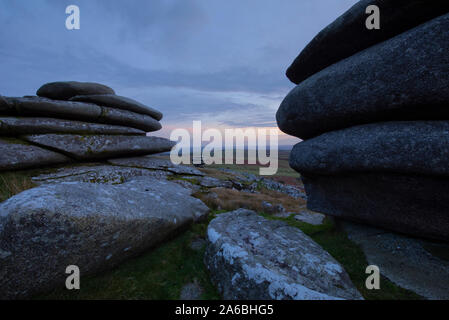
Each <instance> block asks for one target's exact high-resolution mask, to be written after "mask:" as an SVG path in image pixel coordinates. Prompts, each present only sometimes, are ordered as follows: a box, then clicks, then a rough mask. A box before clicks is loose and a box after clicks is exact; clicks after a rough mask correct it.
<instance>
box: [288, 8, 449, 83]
mask: <svg viewBox="0 0 449 320" xmlns="http://www.w3.org/2000/svg"><path fill="white" fill-rule="evenodd" d="M370 5H376V6H378V7H379V8H380V11H381V28H380V29H379V30H376V31H374V32H373V31H371V30H368V29H367V28H363V27H361V26H364V25H365V20H366V18H367V15H366V14H365V11H366V8H367V7H368V6H370ZM448 11H449V2H447V1H446V0H432V1H428V0H393V1H384V0H362V1H359V2H358V3H356V4H355V5H354V6H353V7H352V8H351V9H349V10H348V11H347V12H346V13H345V14H343V15H342V16H340V17H339V18H338V19H337V20H335V21H334V22H333V23H331V24H330V25H329V26H328V27H326V28H325V29H323V30H322V31H321V32H320V33H319V34H318V35H317V36H316V37H315V38H314V39H313V40H312V41H311V42H310V43H309V44H308V45H307V46H306V47H305V48H304V50H303V51H302V52H301V53H300V54H299V56H298V57H297V58H296V59H295V60H294V62H293V63H292V65H291V66H290V67H289V68H288V69H287V72H286V74H287V77H288V78H289V79H290V80H291V81H292V82H294V83H296V84H299V83H300V82H302V81H304V80H305V79H307V78H308V77H310V76H312V75H313V74H315V73H317V72H319V71H321V70H323V69H325V68H326V67H328V66H330V65H332V64H334V63H336V62H338V61H340V60H343V59H345V58H348V57H350V56H352V55H354V54H356V53H357V52H359V51H362V50H364V49H366V48H369V47H371V46H373V45H375V44H377V43H380V42H382V41H385V40H387V39H390V38H392V37H394V36H396V35H399V34H401V33H402V32H405V31H407V30H409V29H412V28H414V27H416V26H418V25H420V24H422V23H424V22H426V21H428V20H431V19H432V18H436V17H437V16H439V15H443V14H445V13H447V12H448Z"/></svg>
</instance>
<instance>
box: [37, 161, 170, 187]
mask: <svg viewBox="0 0 449 320" xmlns="http://www.w3.org/2000/svg"><path fill="white" fill-rule="evenodd" d="M170 175H172V173H170V172H167V171H162V170H147V169H139V168H130V167H121V166H111V165H80V166H76V167H67V168H59V169H57V170H56V171H54V172H51V173H42V174H40V175H38V176H35V177H32V180H33V182H34V183H36V184H48V183H60V182H90V183H106V184H121V183H124V182H127V181H130V180H132V179H134V178H136V177H142V176H143V177H154V178H157V179H162V180H164V179H166V178H167V176H170Z"/></svg>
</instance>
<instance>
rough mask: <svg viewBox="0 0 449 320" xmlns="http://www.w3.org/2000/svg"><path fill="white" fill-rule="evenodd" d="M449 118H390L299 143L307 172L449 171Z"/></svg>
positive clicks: (299, 167) (296, 157) (293, 160)
mask: <svg viewBox="0 0 449 320" xmlns="http://www.w3.org/2000/svg"><path fill="white" fill-rule="evenodd" d="M448 146H449V121H408V122H407V121H403V122H384V123H373V124H367V125H361V126H355V127H351V128H347V129H343V130H338V131H332V132H327V133H324V134H322V135H320V136H318V137H316V138H313V139H310V140H306V141H303V142H300V143H298V144H297V145H296V146H295V147H294V148H293V150H292V152H291V154H290V166H291V167H292V168H293V169H295V170H296V171H298V172H301V173H303V174H304V173H316V174H326V175H330V174H342V173H345V172H396V173H410V174H428V175H438V176H449V148H448Z"/></svg>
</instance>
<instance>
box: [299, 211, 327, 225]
mask: <svg viewBox="0 0 449 320" xmlns="http://www.w3.org/2000/svg"><path fill="white" fill-rule="evenodd" d="M294 218H295V219H296V220H298V221H301V222H305V223H308V224H311V225H313V226H320V225H322V224H323V222H324V218H326V216H325V215H324V214H321V213H318V212H313V211H310V210H307V209H303V210H301V211H299V212H298V213H296V214H295V216H294Z"/></svg>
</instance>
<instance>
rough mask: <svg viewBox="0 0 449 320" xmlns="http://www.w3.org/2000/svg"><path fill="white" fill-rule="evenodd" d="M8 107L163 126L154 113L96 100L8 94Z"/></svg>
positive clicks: (146, 128) (32, 112) (14, 112)
mask: <svg viewBox="0 0 449 320" xmlns="http://www.w3.org/2000/svg"><path fill="white" fill-rule="evenodd" d="M6 101H7V102H8V109H7V110H3V112H2V113H3V114H7V115H19V116H28V117H29V116H36V117H54V118H62V119H73V120H82V121H87V122H96V123H106V124H114V125H121V126H127V127H132V128H136V129H140V130H144V131H145V132H151V131H157V130H159V129H161V124H160V123H159V122H158V121H157V120H155V119H153V118H152V117H150V116H148V115H144V114H140V113H135V112H131V111H127V110H121V109H116V108H109V107H104V106H98V105H96V104H92V103H84V102H75V101H56V100H50V99H47V98H40V97H24V98H6Z"/></svg>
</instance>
